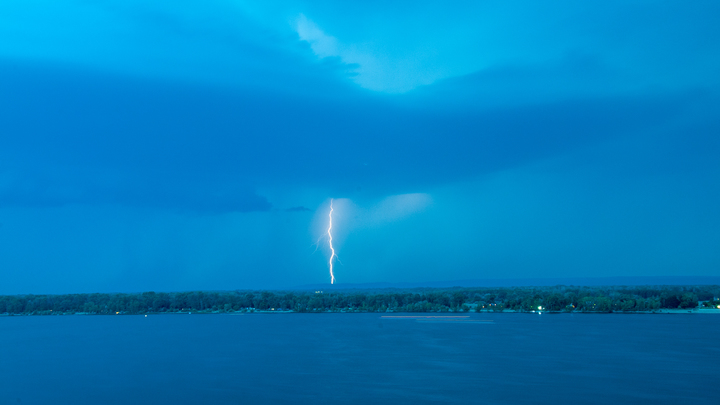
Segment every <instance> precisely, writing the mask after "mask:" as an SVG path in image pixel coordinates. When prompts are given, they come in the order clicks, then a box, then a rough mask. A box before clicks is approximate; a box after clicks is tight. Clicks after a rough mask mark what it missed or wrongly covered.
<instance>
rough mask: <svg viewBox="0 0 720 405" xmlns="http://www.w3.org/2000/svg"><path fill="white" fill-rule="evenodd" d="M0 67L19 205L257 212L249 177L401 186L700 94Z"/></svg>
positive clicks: (661, 116) (619, 125) (501, 163)
mask: <svg viewBox="0 0 720 405" xmlns="http://www.w3.org/2000/svg"><path fill="white" fill-rule="evenodd" d="M0 66H4V67H3V68H2V69H0V70H2V73H3V74H4V75H3V77H4V78H5V79H6V81H5V82H4V88H3V94H5V95H6V97H3V99H2V100H0V124H2V126H3V128H4V136H3V139H2V143H3V149H2V152H0V153H2V154H3V156H4V161H5V167H3V168H1V169H2V170H4V171H6V172H9V173H21V174H22V178H21V179H20V180H18V181H17V182H15V183H13V182H10V183H5V184H4V185H2V186H0V196H1V199H0V203H4V204H25V205H33V204H39V205H52V204H63V203H89V204H96V203H117V204H126V205H139V206H143V205H149V206H157V207H165V208H177V209H189V210H195V211H200V212H203V211H208V212H230V211H253V210H267V209H269V207H270V204H269V203H268V202H267V201H265V200H264V199H263V198H262V197H260V196H258V195H257V194H256V192H255V187H256V185H257V184H263V185H277V184H288V185H301V186H315V187H324V188H327V189H330V190H335V192H336V193H341V194H353V193H355V194H356V193H357V190H358V189H361V190H362V193H363V195H370V196H372V195H382V194H387V193H400V192H411V191H416V190H417V189H418V188H423V187H428V186H431V185H437V184H443V183H447V182H452V181H456V180H459V179H463V178H468V177H472V176H475V175H478V174H482V173H487V172H490V171H495V170H500V169H504V168H508V167H513V166H517V165H522V164H526V163H527V162H530V161H533V160H536V159H541V158H545V157H548V156H552V155H556V154H559V153H565V152H566V151H568V150H571V149H573V148H577V147H581V146H583V145H588V144H592V143H597V142H604V141H607V140H610V139H614V138H617V137H620V136H624V135H626V134H629V133H636V132H642V131H647V130H648V129H649V128H656V127H658V126H662V125H663V123H668V122H671V121H672V120H673V119H674V118H677V117H678V116H681V115H682V114H683V113H684V112H685V111H686V110H687V109H688V108H689V107H690V106H693V105H697V104H699V103H702V102H703V100H704V99H706V98H707V95H706V94H703V93H682V94H665V95H663V96H662V97H659V96H652V97H650V96H636V97H604V98H595V99H592V98H589V99H588V98H585V99H582V98H573V99H567V100H558V101H554V102H548V103H544V104H537V103H535V104H528V105H521V106H506V107H498V108H495V109H492V110H490V109H486V108H481V106H478V107H476V108H475V109H471V108H464V109H462V110H460V111H447V110H439V111H432V110H428V109H427V108H423V107H418V108H405V107H402V106H399V105H396V104H391V103H390V102H389V101H388V99H387V98H376V97H370V96H357V97H355V96H353V97H351V98H348V99H347V100H345V101H342V102H338V101H337V100H333V99H324V98H314V99H304V98H298V97H294V96H289V95H284V96H283V95H278V94H272V93H263V92H258V91H256V90H253V89H247V88H246V89H227V90H224V91H220V90H217V89H213V88H203V87H192V86H186V85H173V84H158V83H148V82H146V81H142V80H133V79H129V78H127V77H125V78H123V77H114V76H107V75H93V74H90V73H88V72H72V71H59V70H47V69H40V68H38V67H37V66H36V67H29V68H27V69H21V68H18V67H17V66H11V65H9V64H7V63H6V64H4V65H0ZM468 80H470V79H468ZM473 80H474V79H473Z"/></svg>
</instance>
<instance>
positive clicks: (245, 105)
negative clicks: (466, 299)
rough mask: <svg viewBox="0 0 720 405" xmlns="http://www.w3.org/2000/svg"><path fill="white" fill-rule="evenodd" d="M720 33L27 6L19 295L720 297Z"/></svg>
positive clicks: (10, 139)
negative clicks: (610, 281) (531, 285)
mask: <svg viewBox="0 0 720 405" xmlns="http://www.w3.org/2000/svg"><path fill="white" fill-rule="evenodd" d="M718 15H720V6H718V5H717V3H716V2H712V1H694V2H658V1H652V2H651V1H622V2H620V1H617V2H613V1H606V2H596V3H592V4H587V3H582V2H581V3H578V2H570V1H567V2H563V1H559V2H554V3H552V4H550V5H548V4H541V3H537V2H530V1H502V2H501V1H473V2H455V3H452V4H443V5H440V4H438V3H436V2H426V3H425V2H417V1H414V2H395V3H393V5H388V4H386V3H385V2H383V3H381V2H363V3H357V4H347V2H297V1H286V2H275V3H273V4H265V3H259V4H258V3H253V4H247V3H245V2H240V1H229V0H228V1H216V0H210V1H205V2H201V3H198V2H190V1H166V2H164V1H153V2H145V1H143V2H141V1H127V0H126V1H106V2H87V1H64V2H52V1H40V0H36V1H31V0H23V1H20V0H7V1H4V2H2V4H0V94H2V97H0V128H1V129H0V274H1V275H2V279H3V282H2V283H0V293H61V292H91V291H144V290H156V291H168V290H191V289H237V288H284V287H291V286H296V285H301V284H310V283H329V280H330V278H329V274H328V266H327V260H328V257H329V251H328V249H327V243H326V241H325V240H324V239H322V235H323V232H324V227H325V226H326V225H327V211H328V208H329V202H330V199H331V198H333V199H334V207H335V211H334V215H335V217H334V226H335V228H334V229H335V231H336V233H335V235H334V238H335V239H334V241H335V246H336V248H337V251H338V254H339V256H340V259H341V261H342V264H340V263H338V264H337V266H336V278H337V281H338V283H339V285H341V284H343V283H365V282H397V281H406V282H424V281H439V280H460V279H473V278H522V277H571V276H575V277H593V276H623V275H627V276H667V275H710V276H720V249H718V248H717V246H720V230H719V229H720V211H719V210H718V209H717V207H718V206H720V187H719V186H720V159H718V156H720V139H718V134H720V114H718V111H720V98H719V95H720V93H719V92H718V88H719V84H720V83H719V82H720V53H718V52H717V49H718V46H719V45H720V24H718V21H717V16H718ZM318 238H320V240H319V243H317V241H318Z"/></svg>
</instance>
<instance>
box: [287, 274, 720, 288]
mask: <svg viewBox="0 0 720 405" xmlns="http://www.w3.org/2000/svg"><path fill="white" fill-rule="evenodd" d="M555 285H577V286H603V285H608V286H609V285H613V286H620V285H627V286H632V285H720V276H655V277H639V276H637V277H632V276H631V277H566V278H488V279H472V280H454V281H428V282H420V283H402V282H401V283H345V284H343V283H336V284H333V285H330V284H306V285H300V286H297V287H293V288H291V290H300V291H307V290H323V291H343V290H356V289H357V290H367V289H373V290H376V289H384V288H388V289H394V288H397V289H401V288H423V287H427V288H451V287H527V286H539V287H540V286H555Z"/></svg>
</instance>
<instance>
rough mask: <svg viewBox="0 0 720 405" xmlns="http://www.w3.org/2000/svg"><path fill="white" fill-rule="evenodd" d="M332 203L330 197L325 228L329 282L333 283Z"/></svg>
mask: <svg viewBox="0 0 720 405" xmlns="http://www.w3.org/2000/svg"><path fill="white" fill-rule="evenodd" d="M332 203H333V200H332V198H331V199H330V213H329V214H328V218H329V223H328V230H327V234H328V245H330V252H331V253H330V261H329V263H330V284H334V283H335V274H333V259H335V248H333V244H332V232H331V231H332V213H333V205H332Z"/></svg>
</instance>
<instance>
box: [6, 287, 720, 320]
mask: <svg viewBox="0 0 720 405" xmlns="http://www.w3.org/2000/svg"><path fill="white" fill-rule="evenodd" d="M717 297H720V286H716V285H712V286H654V287H650V286H633V287H627V286H614V287H576V286H554V287H506V288H457V287H456V288H444V289H438V288H418V289H407V290H397V289H384V290H346V291H328V292H320V291H317V292H315V291H313V292H308V291H243V290H236V291H190V292H152V291H151V292H143V293H131V294H123V293H112V294H100V293H95V294H63V295H32V294H28V295H5V296H0V314H3V315H62V314H97V315H106V314H107V315H109V314H145V313H173V312H200V313H211V312H212V313H222V312H237V311H241V312H248V311H250V312H252V311H294V312H327V311H333V312H386V311H394V312H467V311H478V312H483V311H506V310H513V311H519V312H530V311H537V310H542V311H550V312H561V311H564V312H574V311H577V312H627V311H657V310H660V309H689V308H695V307H698V305H699V304H700V303H702V305H704V306H706V307H712V308H717V306H718V305H720V299H718V298H717Z"/></svg>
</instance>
